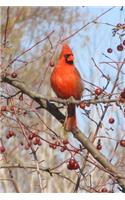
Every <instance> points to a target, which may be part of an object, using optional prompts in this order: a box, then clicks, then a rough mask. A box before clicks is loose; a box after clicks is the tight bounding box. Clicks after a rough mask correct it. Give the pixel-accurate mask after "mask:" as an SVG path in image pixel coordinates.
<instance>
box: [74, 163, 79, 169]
mask: <svg viewBox="0 0 125 200" xmlns="http://www.w3.org/2000/svg"><path fill="white" fill-rule="evenodd" d="M76 169H79V164H78V162H75V163H74V170H76Z"/></svg>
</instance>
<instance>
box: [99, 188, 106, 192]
mask: <svg viewBox="0 0 125 200" xmlns="http://www.w3.org/2000/svg"><path fill="white" fill-rule="evenodd" d="M100 192H108V190H107V188H102V189H101V191H100Z"/></svg>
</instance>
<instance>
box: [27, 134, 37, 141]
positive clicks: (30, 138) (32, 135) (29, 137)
mask: <svg viewBox="0 0 125 200" xmlns="http://www.w3.org/2000/svg"><path fill="white" fill-rule="evenodd" d="M35 136H36V135H35V134H34V133H30V134H29V136H28V139H29V140H32V139H33V138H34V137H35Z"/></svg>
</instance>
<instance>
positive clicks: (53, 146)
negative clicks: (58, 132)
mask: <svg viewBox="0 0 125 200" xmlns="http://www.w3.org/2000/svg"><path fill="white" fill-rule="evenodd" d="M49 146H50V147H51V148H52V149H56V147H57V146H56V144H49Z"/></svg>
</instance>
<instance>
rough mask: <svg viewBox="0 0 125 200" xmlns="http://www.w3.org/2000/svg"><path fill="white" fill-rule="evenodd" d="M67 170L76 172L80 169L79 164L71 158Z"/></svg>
mask: <svg viewBox="0 0 125 200" xmlns="http://www.w3.org/2000/svg"><path fill="white" fill-rule="evenodd" d="M67 168H68V169H69V170H76V169H78V168H79V164H78V162H77V161H76V160H75V159H74V158H71V159H70V160H69V162H68V165H67Z"/></svg>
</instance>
